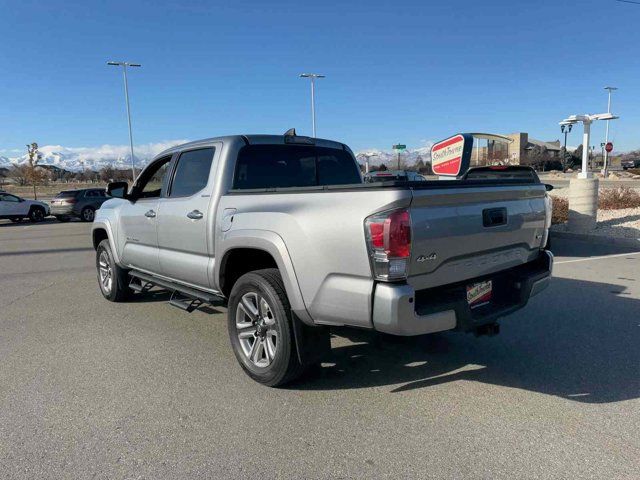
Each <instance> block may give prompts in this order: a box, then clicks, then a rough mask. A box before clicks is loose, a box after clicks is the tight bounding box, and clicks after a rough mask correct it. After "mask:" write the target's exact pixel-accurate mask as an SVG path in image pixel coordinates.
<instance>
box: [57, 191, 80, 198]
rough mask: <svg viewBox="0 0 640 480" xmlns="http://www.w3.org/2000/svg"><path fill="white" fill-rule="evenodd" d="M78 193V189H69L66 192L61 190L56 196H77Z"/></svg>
mask: <svg viewBox="0 0 640 480" xmlns="http://www.w3.org/2000/svg"><path fill="white" fill-rule="evenodd" d="M76 195H78V191H77V190H67V191H64V192H60V193H59V194H57V195H56V196H55V198H75V197H76Z"/></svg>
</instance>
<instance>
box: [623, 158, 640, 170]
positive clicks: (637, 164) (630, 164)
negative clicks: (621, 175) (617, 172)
mask: <svg viewBox="0 0 640 480" xmlns="http://www.w3.org/2000/svg"><path fill="white" fill-rule="evenodd" d="M621 163H622V168H623V170H628V169H630V168H640V158H636V159H633V160H625V161H624V162H621Z"/></svg>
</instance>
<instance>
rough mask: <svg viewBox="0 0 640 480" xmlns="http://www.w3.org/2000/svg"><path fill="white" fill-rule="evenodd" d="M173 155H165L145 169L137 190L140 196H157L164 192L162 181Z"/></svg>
mask: <svg viewBox="0 0 640 480" xmlns="http://www.w3.org/2000/svg"><path fill="white" fill-rule="evenodd" d="M170 160H171V157H165V158H162V159H160V160H157V161H156V162H155V163H153V164H151V165H150V166H149V167H148V168H147V170H145V171H144V173H143V177H141V178H140V183H139V184H138V185H137V187H136V190H137V191H138V192H140V193H139V194H138V196H139V197H140V198H157V197H159V196H160V194H161V193H162V183H163V181H164V177H165V175H166V174H167V171H168V168H169V162H170Z"/></svg>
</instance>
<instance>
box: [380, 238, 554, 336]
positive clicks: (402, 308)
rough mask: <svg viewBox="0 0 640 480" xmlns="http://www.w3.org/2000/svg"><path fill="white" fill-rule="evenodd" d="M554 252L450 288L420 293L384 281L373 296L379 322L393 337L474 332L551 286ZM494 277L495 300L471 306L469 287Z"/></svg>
mask: <svg viewBox="0 0 640 480" xmlns="http://www.w3.org/2000/svg"><path fill="white" fill-rule="evenodd" d="M552 270H553V254H552V253H551V252H549V251H543V252H541V253H540V255H539V256H538V257H537V258H536V259H535V260H533V261H531V262H528V263H525V264H523V265H519V266H517V267H514V268H511V269H508V270H505V271H502V272H498V273H496V274H493V275H490V276H487V277H482V278H477V279H470V280H467V281H465V282H460V283H457V284H453V285H446V286H444V287H437V288H430V289H426V290H420V291H417V292H416V291H415V290H414V289H413V287H411V286H410V285H406V284H404V285H399V284H393V283H379V284H378V285H376V290H375V294H374V300H373V326H374V328H375V329H376V330H378V331H381V332H385V333H390V334H393V335H404V336H409V335H423V334H427V333H434V332H441V331H444V330H453V329H456V330H460V331H465V332H468V331H473V330H474V329H476V328H477V327H479V326H482V325H486V324H488V323H493V322H495V321H496V320H497V319H498V318H500V317H503V316H505V315H508V314H510V313H513V312H515V311H516V310H519V309H521V308H522V307H524V306H525V305H526V304H527V302H528V300H529V298H531V297H532V296H534V295H537V294H538V293H540V292H541V291H542V290H544V289H545V288H547V286H548V285H549V282H550V280H551V273H552ZM487 279H491V280H492V281H493V284H494V299H493V300H492V301H491V302H490V304H488V305H486V306H482V307H478V308H476V309H473V310H472V309H471V308H470V307H469V305H468V304H467V299H466V285H467V284H470V283H474V282H476V281H481V280H487Z"/></svg>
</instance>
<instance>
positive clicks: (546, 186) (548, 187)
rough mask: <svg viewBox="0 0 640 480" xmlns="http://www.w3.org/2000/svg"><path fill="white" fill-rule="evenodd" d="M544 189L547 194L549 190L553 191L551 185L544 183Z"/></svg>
mask: <svg viewBox="0 0 640 480" xmlns="http://www.w3.org/2000/svg"><path fill="white" fill-rule="evenodd" d="M544 188H545V189H546V190H547V192H550V191H551V190H553V185H549V184H548V183H545V184H544Z"/></svg>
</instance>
